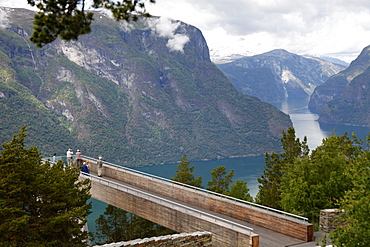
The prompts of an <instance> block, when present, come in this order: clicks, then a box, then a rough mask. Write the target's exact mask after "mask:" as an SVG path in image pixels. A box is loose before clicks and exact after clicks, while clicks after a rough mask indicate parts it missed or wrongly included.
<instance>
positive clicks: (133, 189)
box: [81, 156, 253, 235]
mask: <svg viewBox="0 0 370 247" xmlns="http://www.w3.org/2000/svg"><path fill="white" fill-rule="evenodd" d="M85 157H86V156H85ZM81 174H82V175H84V176H86V177H89V178H94V179H96V180H98V181H99V183H101V181H104V182H106V183H107V185H108V186H109V184H114V185H115V186H118V187H123V188H125V189H127V192H128V191H129V190H131V191H134V192H136V193H139V194H142V195H145V196H147V197H151V198H155V199H157V200H159V201H160V202H161V203H163V202H167V203H169V204H170V205H174V206H177V207H180V208H183V209H184V210H189V211H193V212H195V213H198V214H200V217H202V215H204V216H208V217H210V218H213V219H214V220H215V222H216V221H217V220H218V221H222V222H224V223H227V224H230V226H231V228H233V227H234V226H235V227H239V228H243V229H244V230H247V231H249V235H251V234H252V231H253V228H251V227H248V226H244V225H241V224H239V223H236V222H233V221H230V220H227V219H224V218H221V217H218V216H215V215H212V214H209V213H206V212H203V211H200V210H197V209H195V208H192V207H188V206H185V205H182V204H180V203H177V202H173V201H170V200H168V199H165V198H163V197H159V196H156V195H152V194H150V193H146V192H144V191H141V190H138V189H135V188H132V187H130V186H126V185H123V184H120V183H117V182H114V181H110V180H108V179H105V178H102V177H98V176H95V175H92V174H89V173H85V172H82V171H81Z"/></svg>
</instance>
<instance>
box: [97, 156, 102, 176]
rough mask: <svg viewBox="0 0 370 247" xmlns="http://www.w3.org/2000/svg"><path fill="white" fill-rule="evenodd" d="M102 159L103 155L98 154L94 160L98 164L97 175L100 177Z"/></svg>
mask: <svg viewBox="0 0 370 247" xmlns="http://www.w3.org/2000/svg"><path fill="white" fill-rule="evenodd" d="M102 159H103V157H101V155H100V156H99V159H98V161H97V162H96V164H97V165H98V177H101V173H102V167H103V161H102Z"/></svg>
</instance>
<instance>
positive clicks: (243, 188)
mask: <svg viewBox="0 0 370 247" xmlns="http://www.w3.org/2000/svg"><path fill="white" fill-rule="evenodd" d="M247 184H248V183H247V182H245V181H242V180H239V179H238V180H236V181H235V183H233V184H232V185H231V186H230V190H229V191H228V193H227V195H229V196H232V197H235V198H238V199H241V200H244V201H248V202H252V201H253V198H252V196H251V195H250V194H249V188H248V186H247Z"/></svg>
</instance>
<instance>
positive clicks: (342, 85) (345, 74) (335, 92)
mask: <svg viewBox="0 0 370 247" xmlns="http://www.w3.org/2000/svg"><path fill="white" fill-rule="evenodd" d="M369 50H370V47H369V46H368V47H366V48H364V49H363V50H362V52H361V53H360V55H359V56H358V57H357V58H356V59H355V60H354V61H353V62H352V63H351V64H350V66H349V67H348V68H347V69H345V70H343V71H341V72H340V73H338V74H335V75H333V76H332V77H330V78H329V79H328V80H327V81H326V82H325V83H324V84H322V85H320V86H319V87H317V88H316V89H315V91H314V93H313V94H312V95H311V99H310V102H309V105H308V106H309V108H310V110H311V111H312V112H315V113H320V111H321V109H322V108H323V107H324V106H325V105H326V104H327V103H328V102H330V101H332V100H334V99H336V98H337V97H339V96H340V95H342V93H343V92H344V91H345V90H346V88H347V86H348V85H349V84H350V83H351V81H352V80H353V79H354V78H355V77H356V76H358V75H360V74H362V73H364V71H365V70H367V68H368V67H369V66H370V56H369V53H370V51H369Z"/></svg>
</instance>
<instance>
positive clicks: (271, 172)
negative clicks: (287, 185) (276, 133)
mask: <svg viewBox="0 0 370 247" xmlns="http://www.w3.org/2000/svg"><path fill="white" fill-rule="evenodd" d="M281 143H282V147H283V150H284V152H283V153H281V154H276V153H271V154H268V153H266V154H265V164H266V165H265V169H264V171H263V175H261V177H260V178H258V179H257V180H258V182H259V183H260V185H258V188H259V192H258V194H257V196H256V198H255V200H256V202H257V203H259V204H262V205H265V206H268V207H272V208H276V209H281V205H280V201H281V191H280V185H281V179H282V177H283V168H284V167H285V166H286V165H287V164H293V162H294V160H295V158H297V157H304V156H307V155H308V154H309V148H308V145H307V138H306V137H304V139H303V141H302V142H301V141H300V140H299V138H296V136H295V130H294V128H292V127H289V128H288V130H287V132H285V131H282V138H281Z"/></svg>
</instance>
